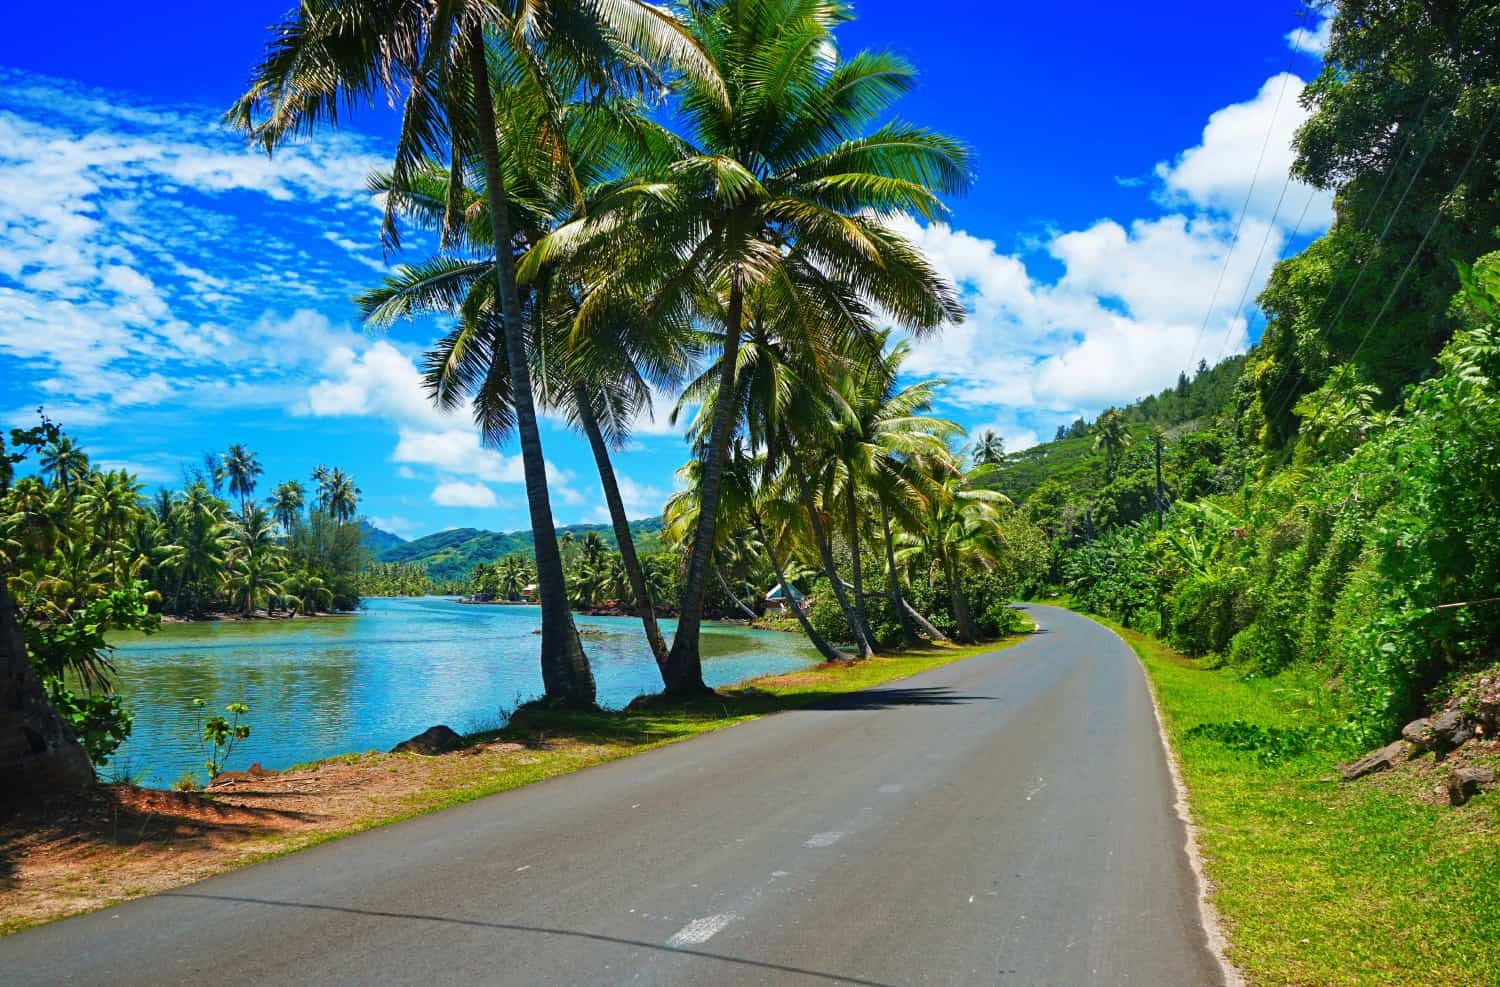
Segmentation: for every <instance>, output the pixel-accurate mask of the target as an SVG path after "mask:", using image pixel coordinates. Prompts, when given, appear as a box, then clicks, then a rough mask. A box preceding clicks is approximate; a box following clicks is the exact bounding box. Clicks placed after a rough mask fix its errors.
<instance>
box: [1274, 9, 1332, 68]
mask: <svg viewBox="0 0 1500 987" xmlns="http://www.w3.org/2000/svg"><path fill="white" fill-rule="evenodd" d="M1337 14H1338V5H1337V4H1334V3H1329V4H1328V5H1327V6H1326V7H1325V8H1324V9H1323V11H1322V13H1321V16H1320V17H1319V19H1318V25H1317V27H1315V28H1313V29H1312V30H1311V31H1309V30H1307V29H1306V28H1305V27H1301V26H1298V27H1297V28H1295V29H1294V30H1291V31H1288V32H1287V33H1286V43H1287V46H1288V47H1289V48H1291V49H1292V50H1293V51H1299V52H1301V53H1302V54H1304V55H1316V56H1318V57H1319V58H1321V57H1322V56H1323V53H1324V52H1326V51H1327V50H1328V43H1329V42H1330V41H1331V40H1332V39H1333V19H1334V17H1335V16H1337Z"/></svg>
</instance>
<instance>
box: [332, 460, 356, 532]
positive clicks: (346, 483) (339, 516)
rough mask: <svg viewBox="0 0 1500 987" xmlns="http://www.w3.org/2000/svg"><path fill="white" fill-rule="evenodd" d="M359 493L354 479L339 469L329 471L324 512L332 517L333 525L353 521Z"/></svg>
mask: <svg viewBox="0 0 1500 987" xmlns="http://www.w3.org/2000/svg"><path fill="white" fill-rule="evenodd" d="M359 492H360V491H359V487H356V486H355V485H354V477H352V476H350V475H349V474H347V473H345V472H344V471H343V470H341V469H334V470H331V471H329V473H328V479H327V497H326V503H325V510H327V511H328V513H329V514H330V515H332V516H333V520H334V523H335V524H337V525H340V526H342V525H345V524H348V523H349V522H350V521H352V520H354V512H355V511H356V510H357V509H358V508H359Z"/></svg>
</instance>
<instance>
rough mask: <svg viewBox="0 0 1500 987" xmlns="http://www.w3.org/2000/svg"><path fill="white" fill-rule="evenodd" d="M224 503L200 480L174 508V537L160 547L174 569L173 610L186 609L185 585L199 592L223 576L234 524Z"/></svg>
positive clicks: (164, 562)
mask: <svg viewBox="0 0 1500 987" xmlns="http://www.w3.org/2000/svg"><path fill="white" fill-rule="evenodd" d="M222 503H223V502H222V501H220V500H218V499H216V498H215V497H214V496H213V495H212V494H211V493H209V491H208V488H207V487H206V486H205V485H204V484H203V482H202V481H197V482H194V483H192V484H191V485H189V486H188V488H187V490H186V491H185V492H184V494H183V497H182V499H181V501H179V502H178V504H177V506H176V508H175V510H174V512H173V513H174V515H175V523H174V528H175V539H174V541H173V543H172V544H169V545H164V546H162V548H161V550H160V551H161V560H160V565H161V566H162V567H163V568H165V569H167V570H168V571H171V572H172V573H174V587H173V592H172V612H173V613H176V614H179V615H180V614H182V613H183V612H184V609H183V602H182V599H183V591H184V590H185V589H193V590H194V591H195V593H196V590H197V588H198V587H200V586H202V585H203V584H205V583H206V584H210V585H214V584H217V583H218V582H219V581H220V579H221V578H222V576H223V573H224V565H225V559H226V558H227V556H228V553H229V550H230V548H231V547H232V546H233V544H234V528H233V527H232V526H231V525H230V524H229V523H228V522H227V521H225V519H224V515H223V509H222ZM197 602H201V601H197Z"/></svg>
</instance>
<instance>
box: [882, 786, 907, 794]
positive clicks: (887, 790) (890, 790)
mask: <svg viewBox="0 0 1500 987" xmlns="http://www.w3.org/2000/svg"><path fill="white" fill-rule="evenodd" d="M901 787H902V786H900V785H881V786H880V788H879V791H880V794H882V795H895V794H896V793H897V792H899V791H901Z"/></svg>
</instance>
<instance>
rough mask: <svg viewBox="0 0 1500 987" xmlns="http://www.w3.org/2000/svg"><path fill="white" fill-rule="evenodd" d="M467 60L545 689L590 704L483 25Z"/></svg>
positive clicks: (473, 34) (590, 684)
mask: <svg viewBox="0 0 1500 987" xmlns="http://www.w3.org/2000/svg"><path fill="white" fill-rule="evenodd" d="M469 61H470V69H471V71H472V73H473V84H474V113H475V119H476V123H477V124H478V143H479V150H480V154H481V156H482V157H483V158H484V185H485V193H486V195H487V196H488V198H489V211H490V224H491V227H492V228H493V232H494V238H495V287H496V289H497V293H498V295H499V298H500V312H501V316H502V319H501V321H502V322H503V323H504V332H505V358H506V366H507V369H508V370H509V372H510V383H511V395H512V400H513V401H514V403H515V412H516V433H517V434H518V435H519V437H520V440H521V465H522V467H523V470H524V472H525V475H526V506H527V508H528V509H529V512H530V514H531V537H532V543H533V547H534V548H535V552H536V576H537V578H536V582H537V596H538V599H539V602H540V603H541V607H542V655H541V661H542V687H543V689H544V690H545V692H546V696H547V698H548V699H555V700H561V701H563V702H568V703H577V704H580V705H586V706H591V705H593V703H594V695H595V692H594V673H593V671H592V670H591V669H590V668H589V660H588V657H587V656H586V655H584V653H583V643H582V642H581V641H580V640H579V639H578V628H577V627H575V626H574V624H573V612H572V610H571V609H570V608H569V606H568V591H567V586H566V584H565V583H564V581H563V567H562V555H561V554H560V553H559V552H558V549H557V530H556V529H555V528H554V527H553V523H552V503H551V500H550V499H549V497H548V494H547V464H546V460H545V459H543V457H542V437H541V433H540V432H538V430H537V424H536V406H535V405H534V404H533V402H532V396H531V371H530V368H529V367H528V366H527V363H526V340H525V337H524V336H523V335H522V334H521V296H520V292H519V291H518V290H517V288H516V260H515V257H514V255H513V254H512V253H511V230H510V216H509V214H508V213H507V211H506V206H505V179H504V176H503V175H502V174H501V172H500V147H499V143H498V138H497V137H496V135H495V107H494V104H493V103H492V102H491V99H490V72H489V64H488V59H487V57H486V55H485V49H484V36H483V30H482V28H481V27H480V26H479V25H478V24H477V23H476V24H475V25H474V26H473V27H472V28H471V29H470V37H469Z"/></svg>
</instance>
